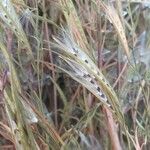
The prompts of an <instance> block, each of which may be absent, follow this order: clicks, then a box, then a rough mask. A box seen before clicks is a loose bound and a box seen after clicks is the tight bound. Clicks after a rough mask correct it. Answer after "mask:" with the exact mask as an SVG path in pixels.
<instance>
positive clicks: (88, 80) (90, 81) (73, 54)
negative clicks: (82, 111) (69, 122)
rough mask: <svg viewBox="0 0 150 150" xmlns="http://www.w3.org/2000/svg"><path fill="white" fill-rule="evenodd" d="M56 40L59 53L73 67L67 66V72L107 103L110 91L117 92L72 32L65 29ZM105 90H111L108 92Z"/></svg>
mask: <svg viewBox="0 0 150 150" xmlns="http://www.w3.org/2000/svg"><path fill="white" fill-rule="evenodd" d="M54 40H55V41H56V42H57V51H58V54H59V55H61V56H60V57H61V58H62V59H63V60H64V61H65V62H66V63H67V65H68V66H70V67H69V68H71V69H70V70H69V69H66V68H65V69H66V70H67V73H69V74H70V75H71V76H72V77H74V79H75V80H77V81H78V82H80V83H81V84H82V85H84V86H85V87H86V88H87V89H89V90H90V91H91V92H92V93H93V94H94V95H95V96H96V97H98V99H100V100H101V101H102V102H104V103H105V104H106V102H107V100H108V99H109V98H110V96H111V94H110V95H109V93H112V95H115V93H114V91H113V89H112V88H111V86H110V84H109V83H108V82H107V80H106V79H105V77H104V76H103V74H102V73H101V72H100V70H99V69H98V67H97V66H96V65H95V63H94V62H93V61H92V59H91V58H90V57H89V56H88V55H87V54H86V53H85V52H84V51H83V50H81V49H80V48H79V46H78V45H77V44H76V43H75V42H74V40H73V38H72V36H71V33H68V32H67V31H64V32H63V33H62V35H61V38H54ZM104 90H105V91H106V90H109V91H108V94H105V91H104ZM106 93H107V92H106ZM117 103H118V102H117ZM107 104H108V103H107Z"/></svg>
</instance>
